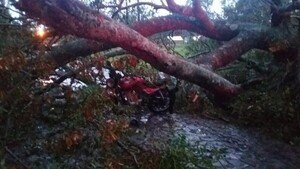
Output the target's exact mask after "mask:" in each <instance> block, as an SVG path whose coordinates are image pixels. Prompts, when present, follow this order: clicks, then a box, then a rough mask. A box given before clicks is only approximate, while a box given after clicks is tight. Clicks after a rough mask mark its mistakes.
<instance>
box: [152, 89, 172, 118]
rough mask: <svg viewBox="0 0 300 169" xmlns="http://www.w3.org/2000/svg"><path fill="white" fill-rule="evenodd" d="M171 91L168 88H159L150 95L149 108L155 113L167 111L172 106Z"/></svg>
mask: <svg viewBox="0 0 300 169" xmlns="http://www.w3.org/2000/svg"><path fill="white" fill-rule="evenodd" d="M170 100H171V99H170V93H169V91H168V90H167V89H164V90H159V91H157V92H155V93H154V94H153V95H151V96H150V99H149V102H148V108H149V110H150V111H152V112H155V113H161V112H165V111H167V110H168V109H169V108H170Z"/></svg>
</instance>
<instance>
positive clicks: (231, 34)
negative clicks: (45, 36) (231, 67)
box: [15, 0, 300, 98]
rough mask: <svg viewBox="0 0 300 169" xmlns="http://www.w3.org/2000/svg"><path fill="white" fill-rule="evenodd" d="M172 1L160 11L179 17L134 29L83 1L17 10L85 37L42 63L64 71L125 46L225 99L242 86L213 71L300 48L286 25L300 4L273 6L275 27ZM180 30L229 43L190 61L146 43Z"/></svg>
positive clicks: (56, 0)
mask: <svg viewBox="0 0 300 169" xmlns="http://www.w3.org/2000/svg"><path fill="white" fill-rule="evenodd" d="M166 2H167V4H166V5H164V4H162V5H161V6H156V7H157V8H164V9H167V10H169V11H171V12H173V13H176V15H172V16H165V17H158V18H152V19H149V20H145V21H139V22H136V23H135V24H133V25H131V26H127V25H124V24H122V23H120V22H117V21H115V20H113V19H111V18H110V17H108V16H106V15H105V14H103V13H101V12H98V11H95V10H93V9H91V8H89V7H87V6H85V5H84V4H83V3H81V2H79V1H77V0H19V2H17V3H16V4H15V6H16V7H17V8H18V9H20V10H22V11H25V12H26V15H28V16H29V17H31V18H33V19H35V20H37V21H39V22H41V23H45V24H46V25H48V26H51V27H53V28H54V29H55V30H56V31H58V32H60V33H61V34H71V35H75V36H77V37H81V38H85V39H79V40H76V41H73V42H68V43H67V44H65V45H63V46H58V47H53V48H52V49H51V50H50V51H49V52H47V53H46V54H45V55H43V56H41V57H42V60H44V61H46V62H49V61H50V62H51V63H52V64H53V65H54V67H58V66H62V65H64V64H66V63H68V62H69V61H72V60H74V59H76V58H77V57H79V56H88V55H90V54H92V53H96V52H99V51H103V50H108V49H111V48H114V47H121V48H123V49H124V50H126V51H127V52H128V53H130V54H133V55H135V56H137V57H138V58H140V59H142V60H144V61H146V62H148V63H150V64H151V65H152V66H153V67H154V68H156V69H158V70H160V71H163V72H165V73H167V74H170V75H173V76H175V77H178V78H180V79H184V80H187V81H189V82H192V83H195V84H197V85H199V86H201V87H203V88H205V89H207V90H209V91H210V92H212V93H214V94H215V95H217V96H218V97H223V98H228V97H232V96H235V95H237V94H238V93H239V92H240V91H241V90H242V87H241V85H239V84H233V83H231V82H229V81H228V80H226V79H224V78H222V77H221V76H219V75H217V74H215V73H214V72H213V70H215V69H218V68H220V67H223V66H225V65H227V64H229V63H231V62H233V61H235V60H236V59H238V58H239V57H241V55H243V54H244V53H246V52H248V51H249V50H251V49H262V50H266V51H268V52H277V51H279V50H280V51H281V50H286V49H287V48H289V47H290V46H291V45H288V46H286V45H282V44H286V43H289V44H295V42H296V41H297V40H296V37H297V34H294V33H292V32H291V31H290V30H288V29H286V28H285V27H284V26H282V25H284V24H285V23H286V20H287V19H288V18H289V17H290V16H291V12H292V11H294V10H296V9H299V7H300V5H299V4H300V3H299V2H293V3H291V4H289V5H288V6H286V7H282V6H278V4H275V3H273V2H271V1H270V3H269V5H271V7H272V9H273V11H272V12H273V15H272V24H270V25H260V24H255V23H235V24H231V23H230V22H227V21H216V20H211V19H210V18H209V17H208V14H207V13H206V11H205V10H204V9H203V8H202V6H201V1H200V0H194V1H193V4H192V7H189V6H179V5H177V4H176V3H175V2H174V1H173V0H167V1H166ZM122 5H123V1H120V4H118V7H119V8H120V10H121V8H122ZM136 5H142V4H136ZM148 5H149V4H148ZM150 5H151V4H150ZM153 5H154V4H153ZM275 9H276V10H275ZM275 22H276V24H274V23H275ZM176 29H184V30H188V31H192V32H194V33H197V34H199V35H202V36H206V37H208V38H211V39H216V40H220V41H226V42H225V43H224V44H223V45H222V46H221V47H219V48H218V49H216V50H214V51H213V52H211V53H208V54H205V55H199V56H196V57H193V58H191V59H188V60H186V59H182V58H181V57H178V56H176V55H173V54H170V53H169V52H168V51H166V50H165V49H162V48H160V47H159V46H158V45H157V44H155V43H153V42H152V41H150V40H149V39H147V38H146V37H148V36H150V35H153V34H156V33H160V32H164V31H169V30H176Z"/></svg>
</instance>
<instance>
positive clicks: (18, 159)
mask: <svg viewBox="0 0 300 169" xmlns="http://www.w3.org/2000/svg"><path fill="white" fill-rule="evenodd" d="M5 151H6V152H8V154H10V155H11V156H12V157H13V158H14V159H16V160H17V161H18V162H19V163H20V164H21V165H22V166H23V167H25V168H28V169H29V168H30V167H29V166H27V165H26V164H25V163H23V162H22V160H21V159H20V158H18V157H17V156H16V155H15V154H14V153H13V152H12V151H11V150H10V149H9V148H8V147H5Z"/></svg>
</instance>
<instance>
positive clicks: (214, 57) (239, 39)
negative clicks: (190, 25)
mask: <svg viewBox="0 0 300 169" xmlns="http://www.w3.org/2000/svg"><path fill="white" fill-rule="evenodd" d="M262 34H263V33H261V32H257V31H254V32H253V31H244V32H241V33H240V34H239V35H238V36H236V37H235V38H233V39H232V40H230V41H229V42H227V43H225V44H224V45H223V46H221V47H219V48H218V49H216V50H215V51H214V52H212V53H208V54H206V55H203V56H198V57H195V58H191V59H190V60H191V61H192V62H193V63H196V64H202V65H205V66H206V68H208V69H211V70H215V69H218V68H221V67H223V66H225V65H227V64H229V63H231V62H232V61H234V60H236V59H238V58H239V57H241V55H243V54H244V53H246V52H248V51H249V50H251V49H254V48H258V47H260V43H259V42H263V37H264V36H262Z"/></svg>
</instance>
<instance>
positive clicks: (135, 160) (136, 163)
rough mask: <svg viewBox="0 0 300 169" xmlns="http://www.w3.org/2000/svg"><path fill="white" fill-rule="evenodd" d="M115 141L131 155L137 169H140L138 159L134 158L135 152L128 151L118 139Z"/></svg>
mask: <svg viewBox="0 0 300 169" xmlns="http://www.w3.org/2000/svg"><path fill="white" fill-rule="evenodd" d="M117 143H118V145H119V146H120V147H121V148H123V149H124V150H125V151H126V152H127V153H128V154H130V155H131V156H132V158H133V160H134V162H135V165H136V167H137V168H138V169H140V166H139V163H138V161H137V159H136V156H135V154H134V153H132V152H131V151H129V149H128V148H127V147H126V146H125V145H124V144H123V143H122V142H121V141H120V140H117Z"/></svg>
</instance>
